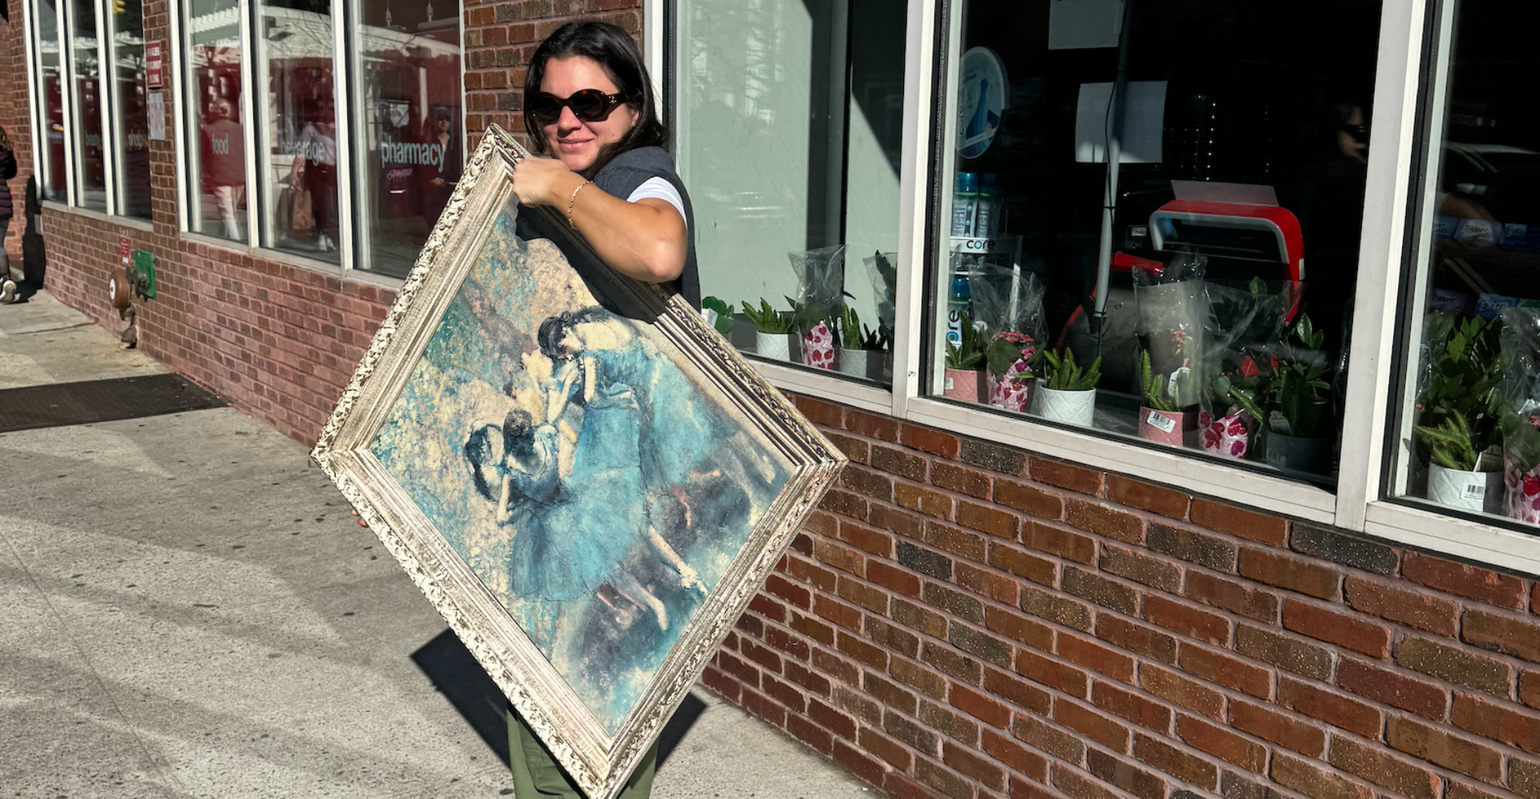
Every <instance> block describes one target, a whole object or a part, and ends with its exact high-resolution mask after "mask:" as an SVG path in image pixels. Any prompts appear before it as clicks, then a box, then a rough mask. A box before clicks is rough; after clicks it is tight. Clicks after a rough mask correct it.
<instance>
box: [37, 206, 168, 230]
mask: <svg viewBox="0 0 1540 799" xmlns="http://www.w3.org/2000/svg"><path fill="white" fill-rule="evenodd" d="M42 206H43V208H44V209H46V210H49V211H53V212H55V213H60V214H70V215H72V216H82V217H85V218H86V219H93V220H96V221H97V222H105V223H106V224H109V225H117V226H119V227H126V228H133V229H134V230H141V231H144V232H145V233H152V232H154V230H155V225H154V224H153V223H152V222H151V221H150V220H148V219H136V218H134V217H131V216H114V215H112V214H109V213H105V212H103V211H93V210H91V209H89V208H81V207H80V206H77V205H69V204H67V203H61V202H59V201H58V200H43V201H42Z"/></svg>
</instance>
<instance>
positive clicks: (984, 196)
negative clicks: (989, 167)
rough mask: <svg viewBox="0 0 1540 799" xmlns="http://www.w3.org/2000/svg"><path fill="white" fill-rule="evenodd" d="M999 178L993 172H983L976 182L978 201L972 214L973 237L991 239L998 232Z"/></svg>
mask: <svg viewBox="0 0 1540 799" xmlns="http://www.w3.org/2000/svg"><path fill="white" fill-rule="evenodd" d="M998 180H999V178H998V176H996V175H995V173H993V172H985V173H984V174H982V175H980V176H979V180H978V186H979V190H978V200H977V206H976V210H975V211H974V213H973V237H974V238H977V239H987V238H992V237H993V236H994V235H995V234H996V232H997V231H998V230H999V222H1000V214H999V210H1000V199H999V196H998V191H999V182H998Z"/></svg>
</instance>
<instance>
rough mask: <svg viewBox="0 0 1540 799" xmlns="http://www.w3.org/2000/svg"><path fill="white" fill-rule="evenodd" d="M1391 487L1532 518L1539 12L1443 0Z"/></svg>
mask: <svg viewBox="0 0 1540 799" xmlns="http://www.w3.org/2000/svg"><path fill="white" fill-rule="evenodd" d="M1445 5H1446V8H1445V9H1444V16H1443V18H1442V19H1440V20H1438V24H1439V37H1440V40H1441V41H1442V43H1443V44H1442V46H1441V47H1440V48H1439V50H1438V60H1437V63H1436V66H1435V74H1434V77H1433V78H1432V79H1431V80H1430V85H1429V92H1430V95H1429V96H1430V102H1429V106H1428V108H1429V110H1428V112H1427V116H1428V120H1427V125H1428V135H1427V136H1426V138H1425V141H1427V142H1428V150H1427V152H1426V158H1427V167H1426V170H1425V172H1424V174H1425V175H1427V176H1428V178H1427V180H1428V182H1427V183H1426V185H1424V186H1423V187H1422V191H1421V195H1420V196H1419V197H1418V203H1419V206H1420V210H1421V213H1420V215H1419V217H1420V218H1419V231H1418V246H1417V248H1416V252H1417V256H1416V259H1415V261H1414V264H1415V268H1414V270H1413V274H1412V277H1411V279H1410V280H1408V281H1407V283H1406V290H1407V292H1408V295H1409V301H1408V302H1407V304H1406V305H1407V310H1408V314H1409V315H1408V317H1407V318H1406V320H1405V322H1404V324H1405V325H1406V330H1407V333H1406V335H1404V336H1403V337H1402V338H1403V340H1407V341H1412V342H1420V344H1421V346H1420V347H1419V346H1411V347H1408V349H1407V352H1406V364H1405V366H1406V371H1405V383H1404V390H1403V394H1402V396H1403V403H1402V407H1401V413H1400V419H1399V422H1398V428H1399V430H1398V434H1397V436H1396V438H1395V441H1396V442H1397V444H1398V446H1397V447H1396V469H1395V471H1394V472H1393V474H1392V480H1393V483H1392V485H1391V486H1390V488H1391V492H1392V493H1393V494H1395V495H1398V496H1402V497H1407V498H1410V499H1413V500H1415V501H1417V502H1419V503H1427V504H1430V505H1432V506H1434V507H1437V508H1440V509H1443V510H1447V511H1453V512H1457V513H1459V512H1463V513H1467V514H1482V513H1485V514H1490V515H1493V516H1498V517H1508V518H1511V519H1513V520H1516V521H1518V522H1522V523H1524V524H1530V525H1533V524H1537V523H1540V429H1537V427H1536V425H1537V424H1540V421H1537V420H1540V191H1537V189H1540V119H1536V117H1535V115H1534V114H1533V113H1531V111H1530V108H1529V105H1528V104H1527V103H1526V102H1525V98H1524V95H1523V94H1522V93H1521V88H1522V87H1523V85H1524V80H1525V77H1526V76H1528V75H1530V74H1532V73H1533V72H1534V71H1535V70H1536V69H1537V68H1540V55H1537V54H1536V52H1535V50H1534V48H1532V47H1529V46H1528V43H1527V42H1526V41H1525V39H1524V37H1523V32H1524V31H1525V30H1526V28H1525V23H1524V21H1525V20H1529V21H1531V22H1536V21H1540V9H1537V8H1533V7H1530V6H1527V5H1513V4H1509V3H1498V2H1496V1H1495V0H1463V1H1462V2H1460V3H1457V4H1455V3H1449V4H1445Z"/></svg>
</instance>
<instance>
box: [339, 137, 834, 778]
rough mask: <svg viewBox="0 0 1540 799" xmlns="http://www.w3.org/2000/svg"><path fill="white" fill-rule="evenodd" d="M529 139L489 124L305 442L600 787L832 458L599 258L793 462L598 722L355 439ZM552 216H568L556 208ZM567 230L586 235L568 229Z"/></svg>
mask: <svg viewBox="0 0 1540 799" xmlns="http://www.w3.org/2000/svg"><path fill="white" fill-rule="evenodd" d="M527 155H528V153H526V152H525V150H524V148H523V147H521V146H519V144H518V142H516V141H515V140H514V139H513V137H512V136H510V135H509V134H508V133H506V132H505V131H503V130H502V129H500V128H498V127H496V126H493V127H492V128H491V129H490V130H488V131H487V133H486V135H485V137H484V138H483V140H482V143H481V146H480V147H479V148H477V150H476V152H475V154H474V155H472V156H471V158H470V159H469V161H468V162H467V163H466V165H465V172H464V176H463V177H462V178H461V180H460V184H459V187H458V189H457V190H456V191H455V193H454V196H453V198H452V199H451V200H450V202H449V205H448V207H447V208H446V209H445V211H444V213H443V216H442V217H441V218H440V219H439V222H438V224H437V226H436V227H434V229H433V233H432V235H430V236H429V238H428V242H427V245H426V246H425V247H424V248H423V251H422V254H421V255H420V256H419V257H418V259H417V263H416V265H415V266H414V267H413V269H412V271H411V273H410V274H409V275H408V276H407V278H406V281H405V282H404V283H403V284H402V286H401V290H400V293H399V295H398V296H397V299H396V302H395V304H394V305H393V306H392V307H391V309H390V311H389V313H388V314H387V315H386V317H385V321H384V322H383V323H382V324H381V326H380V329H379V332H378V333H377V334H376V335H375V337H374V341H373V343H372V344H371V345H370V347H369V350H368V352H367V353H366V354H365V355H364V358H363V361H362V362H361V363H360V364H359V366H358V369H357V371H355V372H354V374H353V379H352V380H351V381H350V382H349V383H348V386H347V389H346V390H345V391H344V393H343V395H342V399H341V400H340V402H339V403H338V405H337V408H336V410H335V411H334V412H333V413H332V416H331V419H330V421H329V422H328V423H327V425H326V427H325V429H324V430H322V432H321V436H320V439H319V440H318V441H317V443H316V445H315V449H314V450H313V451H312V452H311V457H312V458H314V459H315V461H316V463H317V464H319V465H320V467H321V469H322V470H323V471H325V472H326V474H327V475H328V476H329V477H331V479H332V480H333V482H335V483H336V484H337V487H338V488H339V489H340V490H341V491H342V494H343V495H344V496H345V497H347V499H348V501H350V502H351V503H353V506H354V507H355V508H357V509H358V512H359V514H360V515H361V516H362V517H363V519H364V521H365V522H367V523H368V524H369V526H370V528H371V529H373V530H374V531H375V533H376V535H378V536H379V538H380V541H381V542H382V543H383V544H384V545H385V546H386V548H387V549H388V550H389V551H390V552H391V554H393V555H394V556H395V557H396V559H397V560H398V561H400V563H401V565H402V567H403V568H405V569H406V571H407V573H408V574H409V575H410V576H411V577H412V579H413V580H414V581H415V582H416V583H417V586H418V588H420V589H422V592H423V593H424V594H425V595H426V596H427V597H428V600H429V601H430V602H432V603H433V605H434V607H436V608H437V609H438V611H439V612H440V613H441V614H442V615H443V616H444V619H445V620H446V621H447V622H448V623H449V626H450V627H451V628H452V629H453V630H454V631H455V634H456V635H458V636H459V637H460V640H461V641H462V642H464V644H465V646H466V648H467V649H469V650H470V651H471V653H472V654H473V655H475V657H476V659H477V660H478V661H479V662H480V663H481V665H482V666H483V667H484V668H485V669H486V670H487V673H488V674H489V675H490V676H491V677H492V679H493V680H494V681H495V682H496V683H497V685H498V686H499V687H500V688H501V689H502V690H503V693H505V694H506V695H507V696H508V699H509V700H510V701H511V702H512V703H513V706H514V707H515V708H517V709H518V711H519V713H520V714H521V715H523V717H524V718H525V720H526V721H528V722H529V725H530V727H531V728H533V729H534V730H535V732H536V733H537V734H538V735H539V736H540V737H541V739H542V740H544V741H545V743H546V745H547V746H548V747H549V748H550V750H551V751H552V753H554V754H555V755H556V758H557V759H558V760H559V761H560V762H561V764H562V766H563V767H564V768H566V770H567V772H568V773H569V774H570V775H571V776H572V778H573V779H574V780H575V781H576V782H577V784H578V787H580V788H581V789H582V790H583V791H584V792H585V793H587V794H588V795H589V796H590V797H593V799H612V797H614V795H615V794H617V793H619V791H620V789H621V788H622V787H623V785H624V783H625V781H626V779H627V778H628V777H629V776H630V774H631V772H632V770H633V769H634V768H635V767H636V765H637V763H638V762H639V761H640V759H641V758H642V756H643V755H644V754H645V753H646V752H647V750H648V749H649V748H650V747H651V746H652V743H653V741H654V740H655V739H656V738H657V736H658V734H659V733H660V732H661V731H662V729H663V725H664V724H665V723H666V722H667V721H668V719H669V717H670V716H671V715H672V714H673V712H674V709H675V708H676V707H677V706H678V704H679V703H680V701H682V700H683V699H684V696H685V694H686V692H687V691H688V690H689V689H690V687H691V686H692V685H693V684H694V683H695V681H696V680H697V679H699V677H700V674H701V672H702V671H703V670H704V669H705V667H706V664H707V662H708V661H709V660H710V659H711V657H712V656H713V655H715V654H716V651H717V649H718V647H719V646H720V645H721V642H722V640H723V639H724V638H725V637H726V636H727V633H728V631H729V630H731V628H732V625H733V624H734V622H736V621H737V619H738V617H739V616H740V615H741V614H742V613H743V611H744V609H745V608H746V607H747V605H748V603H749V601H750V600H751V599H752V598H753V597H754V595H755V593H756V592H757V591H758V590H759V588H760V586H761V585H762V584H763V581H764V579H765V577H766V575H767V574H768V573H769V572H770V570H771V569H773V568H774V567H775V565H776V563H777V562H778V561H779V560H780V558H781V555H782V553H783V552H784V551H785V549H786V547H787V546H788V545H789V544H790V543H791V539H792V537H793V536H794V535H795V534H796V531H797V529H798V527H799V526H800V524H801V523H802V521H803V519H805V518H806V516H807V515H808V514H809V513H811V512H812V510H813V508H814V506H815V505H816V504H817V503H818V501H819V500H820V499H821V498H822V497H823V494H824V492H825V491H827V490H828V488H829V487H830V486H831V485H832V484H833V482H834V480H835V479H836V478H837V477H838V474H839V471H840V470H841V469H842V468H843V467H844V465H845V462H846V459H845V457H844V455H842V454H841V453H840V452H839V450H837V449H835V448H834V446H833V445H832V444H831V443H830V442H829V441H828V439H826V438H824V436H823V435H822V434H820V433H819V432H818V431H817V430H816V429H815V428H814V427H813V426H812V425H811V424H810V423H808V421H807V420H806V419H804V418H803V417H802V416H801V414H799V413H798V412H797V411H796V409H795V408H794V407H793V406H792V405H791V403H790V402H789V401H788V400H787V399H786V398H785V397H783V396H782V395H781V393H780V392H779V391H777V390H776V389H775V388H774V387H773V386H771V385H770V383H769V382H767V381H766V380H765V379H764V378H762V377H760V375H759V374H758V373H757V372H755V371H754V369H753V367H751V366H750V365H749V363H748V362H747V361H746V360H744V359H743V358H742V357H741V356H740V355H738V353H737V351H736V350H734V349H733V348H732V347H731V346H730V345H728V344H727V342H726V341H725V340H724V339H722V338H721V337H720V336H719V335H717V334H716V332H715V331H714V330H712V329H711V328H710V327H708V326H707V325H706V324H705V323H704V322H703V321H702V320H701V318H700V316H699V315H698V314H697V313H696V312H695V311H694V310H693V309H692V308H690V306H689V305H688V304H687V303H686V302H684V301H683V300H682V299H681V298H679V297H675V296H670V295H669V294H667V293H666V292H664V291H662V290H661V289H659V288H658V287H656V286H652V285H647V284H643V283H639V282H636V281H632V280H630V279H627V278H624V277H621V276H619V275H618V274H615V273H611V272H608V270H606V273H605V275H604V276H603V277H604V278H606V279H607V280H608V285H606V286H605V288H606V289H607V290H613V291H614V295H613V296H614V297H617V298H620V299H622V300H623V301H624V302H626V303H629V304H632V305H633V307H638V308H642V309H644V310H645V311H647V312H648V313H647V315H648V316H649V317H652V316H653V315H654V314H655V315H656V319H655V321H654V323H653V324H654V325H655V326H656V328H657V330H658V331H659V332H661V333H662V334H663V335H664V336H665V337H666V338H667V339H668V340H669V341H670V342H672V343H673V344H674V345H675V346H677V347H678V348H679V349H680V350H681V351H682V352H683V353H684V356H685V358H686V360H688V361H689V362H690V363H691V364H693V365H695V366H696V367H697V368H698V369H699V371H700V372H701V373H702V374H703V375H704V376H705V377H706V378H707V379H708V380H709V381H710V382H711V383H712V384H714V385H715V386H716V387H717V388H719V389H721V390H722V391H723V392H724V393H725V394H726V395H727V396H728V397H729V400H730V401H731V402H732V403H734V405H735V406H736V409H737V410H738V411H739V412H741V413H743V414H744V415H745V416H746V417H747V418H748V419H750V420H751V421H752V423H753V424H754V425H755V426H756V427H758V428H759V429H760V430H761V431H763V432H764V433H766V434H767V436H768V437H769V439H770V440H771V441H772V442H773V443H774V444H775V446H777V447H778V448H779V449H780V451H781V454H782V455H784V456H785V457H786V458H787V459H788V460H790V461H791V463H792V464H793V473H792V475H791V477H790V479H789V480H788V482H787V485H786V487H785V488H784V489H783V490H782V492H781V494H780V496H778V497H777V498H776V500H775V501H774V503H773V504H772V505H771V507H770V509H769V511H768V512H767V513H766V514H765V516H764V518H763V519H762V520H761V521H760V522H759V524H758V525H757V527H756V528H755V530H754V531H753V533H752V534H751V535H750V537H749V540H748V543H747V544H746V545H745V546H744V548H743V549H742V550H741V551H740V552H739V554H738V555H737V556H736V557H735V558H734V559H733V562H732V565H731V567H730V568H729V569H728V571H727V573H726V574H725V575H724V576H723V578H722V580H721V582H720V583H719V584H718V585H717V587H716V588H715V589H714V590H713V591H712V592H711V594H710V595H709V596H708V597H707V598H706V600H705V601H704V603H703V604H702V605H701V607H700V608H699V609H698V610H697V611H696V613H695V614H694V615H693V616H692V617H691V618H690V619H689V620H688V621H687V622H686V623H685V627H684V629H683V631H682V633H681V635H680V638H679V641H678V643H677V644H676V645H675V646H674V648H673V649H672V650H671V651H670V652H669V654H668V655H667V657H666V658H665V660H664V663H663V665H662V667H661V668H660V670H659V672H658V674H657V676H656V677H655V678H654V680H653V682H652V684H651V685H649V686H648V688H647V690H646V691H645V692H644V693H643V696H642V699H641V700H640V701H639V702H638V703H637V707H636V708H635V709H634V710H633V712H632V713H631V715H630V716H628V717H627V718H626V719H625V720H624V721H623V722H622V723H621V725H620V727H619V728H618V729H617V730H616V733H615V735H614V736H611V735H609V733H608V732H607V730H606V729H605V727H604V726H603V725H601V724H600V722H599V721H598V719H597V718H595V717H594V715H593V714H592V713H591V712H590V711H589V710H588V709H587V708H586V707H585V706H584V705H583V704H582V703H581V702H580V701H579V700H578V698H577V696H576V694H574V693H573V691H572V689H571V688H570V687H568V685H567V683H566V682H565V681H563V680H562V678H561V677H560V676H559V675H558V674H557V673H556V671H555V669H554V668H553V667H552V666H551V665H550V663H549V662H547V661H546V659H545V657H544V656H543V655H541V654H540V652H539V651H538V650H537V649H536V648H535V646H534V644H533V643H531V641H530V639H529V637H528V636H527V635H526V634H525V632H524V630H523V629H522V628H521V627H519V625H518V623H517V622H516V621H515V620H514V619H513V617H512V616H510V615H509V613H508V612H507V610H506V609H505V608H504V607H503V605H502V604H501V603H500V602H499V601H498V600H497V599H496V597H494V596H493V594H492V593H491V592H490V591H489V590H488V589H487V588H486V587H485V586H484V585H483V584H482V583H481V581H480V580H479V579H477V577H476V576H475V574H473V573H472V571H471V569H470V567H469V566H467V565H466V564H465V562H464V561H462V560H461V559H460V558H459V556H458V555H456V554H455V552H454V550H453V549H452V548H451V547H450V545H449V544H448V542H447V541H446V540H445V538H444V536H443V535H442V534H441V533H440V532H439V531H438V530H437V529H436V528H435V527H434V526H433V525H432V524H431V523H430V522H429V521H428V519H427V517H426V516H424V515H423V513H422V512H421V511H420V510H419V509H418V507H417V505H416V504H415V503H414V502H413V501H412V500H411V499H410V498H409V497H408V496H407V495H406V493H405V492H404V491H403V490H402V489H401V487H400V486H399V485H398V484H397V483H396V481H395V480H394V479H393V478H392V477H390V475H389V474H387V473H386V471H385V469H384V468H383V466H382V465H381V464H380V462H379V461H378V460H377V459H376V458H375V457H374V455H373V454H372V453H371V452H370V451H369V445H370V442H371V440H372V439H373V438H374V436H375V434H376V433H377V431H378V430H379V429H380V426H381V425H382V424H383V423H384V421H385V419H386V417H387V415H388V413H389V411H390V409H391V407H392V406H393V405H394V403H395V402H396V401H397V398H398V397H399V396H400V394H401V391H402V389H403V388H404V387H405V385H406V382H407V380H408V378H409V377H410V376H411V374H412V371H413V369H414V368H415V367H416V365H417V362H418V361H419V360H420V359H421V357H422V354H423V351H424V349H425V348H426V346H427V343H428V340H429V338H430V337H431V336H432V335H433V333H434V332H435V330H436V329H437V328H438V325H439V321H440V319H441V318H442V316H443V314H444V312H445V310H446V309H447V307H448V305H449V303H450V301H451V300H452V299H453V298H454V296H455V293H456V292H457V291H458V290H459V287H460V284H461V283H462V281H463V280H464V278H465V276H466V274H467V273H468V272H469V270H470V268H471V267H472V265H473V264H474V263H475V261H476V258H477V255H478V254H479V253H480V251H481V249H482V247H483V246H484V245H485V243H486V241H487V239H488V237H489V236H490V234H491V232H492V230H493V227H494V224H493V223H494V220H495V219H496V218H497V215H498V214H499V213H500V212H501V211H502V210H503V209H504V208H505V207H506V205H507V203H508V202H509V200H510V199H511V198H512V196H513V192H512V188H511V185H510V183H509V181H508V180H507V178H508V176H509V174H510V172H511V170H512V167H513V165H515V164H517V163H518V162H519V161H520V160H522V159H523V158H525V157H527ZM552 227H553V229H555V230H563V229H565V227H566V224H565V220H561V224H560V225H559V226H552ZM566 244H567V245H569V246H577V247H586V246H587V245H586V244H584V243H583V242H582V241H581V240H580V239H576V238H575V237H574V238H573V239H572V240H570V241H569V242H566Z"/></svg>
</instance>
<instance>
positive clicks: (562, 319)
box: [535, 308, 605, 361]
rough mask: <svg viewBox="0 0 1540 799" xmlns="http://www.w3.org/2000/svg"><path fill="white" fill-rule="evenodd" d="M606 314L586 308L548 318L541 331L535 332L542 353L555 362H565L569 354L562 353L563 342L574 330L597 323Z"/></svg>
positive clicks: (542, 324)
mask: <svg viewBox="0 0 1540 799" xmlns="http://www.w3.org/2000/svg"><path fill="white" fill-rule="evenodd" d="M604 314H605V312H604V311H603V310H602V309H599V308H584V309H583V310H581V311H562V312H561V313H559V314H557V315H555V316H548V317H546V319H545V321H544V322H541V323H540V329H539V330H537V331H535V340H536V342H538V343H539V345H540V352H541V353H542V354H544V355H545V357H547V358H550V359H551V360H553V361H564V360H566V359H567V354H566V353H564V352H562V351H561V340H562V339H564V338H566V337H567V333H569V332H571V330H572V328H574V327H577V326H578V325H580V324H583V323H584V322H597V321H599V320H601V319H603V318H604Z"/></svg>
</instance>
